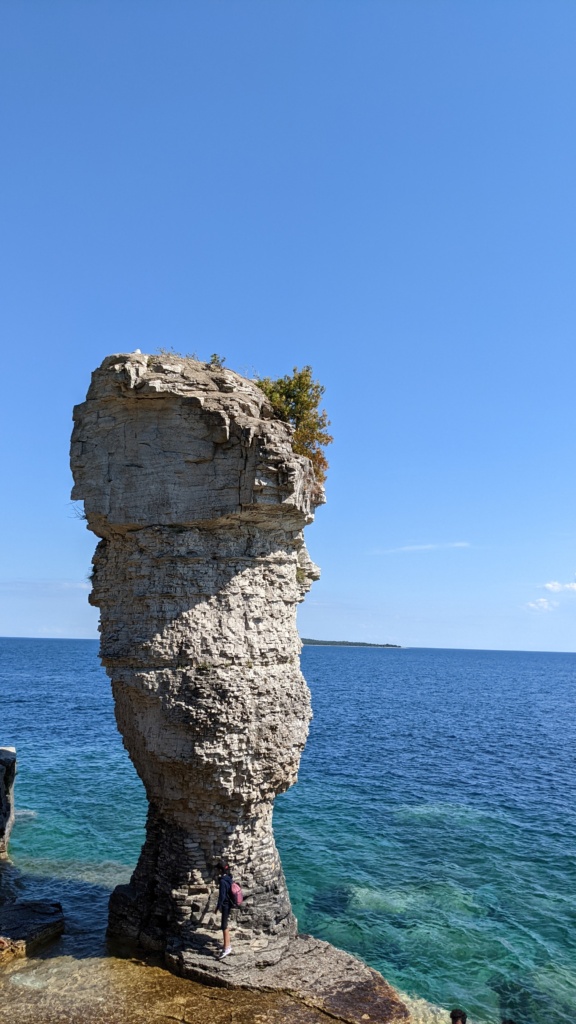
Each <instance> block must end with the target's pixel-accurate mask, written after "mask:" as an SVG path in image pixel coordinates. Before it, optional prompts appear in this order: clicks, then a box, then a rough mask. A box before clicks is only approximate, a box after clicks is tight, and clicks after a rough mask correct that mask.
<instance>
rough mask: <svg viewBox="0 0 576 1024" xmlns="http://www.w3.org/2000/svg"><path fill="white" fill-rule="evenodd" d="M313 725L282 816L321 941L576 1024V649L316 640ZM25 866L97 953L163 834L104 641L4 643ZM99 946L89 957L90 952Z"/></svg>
mask: <svg viewBox="0 0 576 1024" xmlns="http://www.w3.org/2000/svg"><path fill="white" fill-rule="evenodd" d="M302 666H303V671H304V674H305V676H306V678H307V680H308V683H309V685H310V688H311V690H312V700H313V706H314V713H315V717H314V721H313V723H312V728H311V732H310V738H309V741H308V745H307V748H306V751H305V753H304V756H303V759H302V767H301V772H300V780H299V783H298V785H297V786H296V787H294V788H293V789H292V790H290V792H289V793H287V794H285V795H283V796H282V797H280V798H279V799H278V801H277V805H276V810H275V818H274V820H275V830H276V836H277V842H278V846H279V848H280V852H281V854H282V860H283V864H284V868H285V871H286V875H287V878H288V883H289V888H290V892H291V894H292V899H293V903H294V908H295V911H296V913H297V915H298V918H299V922H300V927H301V930H303V931H310V932H313V933H314V934H315V935H317V936H319V937H321V938H325V939H328V940H329V941H331V942H333V943H335V944H336V945H340V946H342V947H344V948H346V949H348V950H350V952H352V953H355V954H357V955H359V956H361V957H362V958H363V959H365V960H366V961H367V962H368V963H370V964H372V965H373V966H374V967H376V968H377V969H379V970H381V971H382V973H383V974H384V975H385V976H386V977H387V978H388V979H389V981H390V982H391V983H392V984H394V985H395V986H397V987H398V988H400V989H401V990H402V991H404V992H408V993H410V994H411V995H415V996H420V997H423V998H425V999H427V1000H429V1001H431V1002H432V1003H435V1004H438V1005H440V1006H444V1007H449V1006H454V1005H462V1006H464V1007H465V1008H466V1009H468V1010H469V1012H470V1013H471V1016H472V1019H473V1020H474V1021H478V1022H483V1024H499V1022H500V1020H501V1017H503V1016H509V1017H512V1018H513V1019H514V1021H515V1022H516V1024H567V1022H569V1021H570V1022H573V1021H574V1020H575V1019H576V939H575V935H576V861H575V859H574V855H575V851H576V808H575V804H576V802H575V795H576V762H575V757H576V754H575V751H576V716H575V714H574V711H575V703H576V655H574V654H536V653H521V652H519V653H516V652H495V651H449V650H448V651H447V650H422V649H420V650H419V649H414V650H381V649H363V648H338V647H306V648H304V650H303V654H302ZM0 744H5V745H14V746H16V747H17V748H18V758H19V775H18V782H17V790H16V799H17V807H18V809H19V815H18V819H17V822H16V826H15V829H14V833H13V839H12V843H11V852H12V856H13V858H14V861H15V863H16V864H17V866H19V867H20V868H22V870H24V871H27V872H32V873H33V874H34V876H35V877H34V879H30V881H28V882H26V888H27V891H28V892H30V893H31V894H37V893H40V892H41V893H43V894H44V893H49V894H50V895H51V896H52V897H53V898H58V897H60V898H61V899H62V900H63V902H64V903H65V904H66V910H67V911H68V919H69V922H70V928H69V934H68V936H67V938H66V940H65V943H67V947H66V949H65V951H66V952H74V950H81V949H82V948H87V946H86V944H87V943H88V938H87V935H88V933H89V932H90V930H91V929H93V927H94V917H95V915H98V916H99V918H103V916H104V914H105V901H106V897H107V893H108V890H109V889H110V887H111V886H112V885H114V884H115V883H116V882H117V881H118V880H119V879H120V878H125V877H126V869H127V868H129V867H131V866H132V865H133V864H134V862H135V860H136V858H137V856H138V852H139V848H140V844H141V842H142V837H143V821H144V815H145V799H144V795H143V790H142V786H141V784H140V782H139V780H138V778H137V777H136V775H135V773H134V770H133V769H132V766H131V764H130V762H129V760H128V757H127V755H126V753H125V751H124V750H123V747H122V744H121V740H120V737H119V736H118V734H117V732H116V727H115V722H114V715H113V705H112V699H111V696H110V689H109V683H108V680H107V677H106V675H105V673H104V671H103V669H102V668H101V667H100V665H99V662H98V659H97V642H96V641H87V640H86V641H73V640H16V639H3V640H0ZM83 944H84V946H83Z"/></svg>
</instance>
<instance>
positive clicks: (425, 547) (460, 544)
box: [377, 540, 471, 555]
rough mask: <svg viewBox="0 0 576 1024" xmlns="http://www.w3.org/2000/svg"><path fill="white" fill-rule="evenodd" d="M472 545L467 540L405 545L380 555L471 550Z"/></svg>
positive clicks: (381, 551) (386, 549)
mask: <svg viewBox="0 0 576 1024" xmlns="http://www.w3.org/2000/svg"><path fill="white" fill-rule="evenodd" d="M470 546H471V545H470V544H469V543H468V541H467V540H455V541H451V542H450V543H449V544H405V545H404V546H403V547H401V548H385V549H384V550H379V551H378V552H377V554H380V555H397V554H402V553H403V552H405V551H446V550H448V548H469V547H470Z"/></svg>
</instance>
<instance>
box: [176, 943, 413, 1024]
mask: <svg viewBox="0 0 576 1024" xmlns="http://www.w3.org/2000/svg"><path fill="white" fill-rule="evenodd" d="M165 959H166V962H167V965H168V966H169V967H170V969H171V970H172V971H174V973H175V974H179V975H181V976H182V977H186V978H191V979H192V980H194V981H199V982H202V983H203V984H205V985H206V984H208V985H216V986H220V987H224V988H240V989H252V990H255V991H260V992H283V993H286V994H287V995H289V996H292V998H294V999H297V1000H298V1001H299V1002H300V1003H302V1004H304V1005H305V1006H308V1007H311V1008H313V1009H315V1010H319V1011H321V1012H322V1013H325V1014H327V1015H329V1016H330V1017H332V1018H334V1019H335V1020H340V1021H343V1022H346V1024H361V1022H362V1024H364V1022H366V1021H371V1022H372V1024H396V1022H401V1021H406V1022H407V1021H409V1019H410V1015H409V1013H408V1010H407V1008H406V1006H405V1005H404V1003H403V1002H402V1001H401V1000H400V997H399V995H398V993H397V992H395V990H394V989H393V988H392V987H391V986H390V985H389V984H388V982H387V981H385V980H384V978H383V977H382V975H380V974H378V972H377V971H374V970H372V968H371V967H367V966H366V964H363V963H362V962H361V961H360V960H357V959H356V958H355V957H353V956H351V955H350V954H349V953H345V952H344V951H343V950H341V949H336V947H335V946H331V945H330V943H328V942H322V941H320V940H319V939H314V938H313V937H312V936H310V935H299V936H298V938H296V939H294V940H293V941H292V943H291V944H290V946H289V948H288V951H287V952H286V953H285V955H284V956H283V958H282V960H280V961H279V962H278V963H276V964H269V965H266V966H254V959H253V957H252V956H250V955H249V954H242V953H239V954H235V953H232V954H231V955H230V956H229V957H227V958H226V959H225V960H222V961H219V960H217V959H215V958H212V957H209V956H206V955H203V954H201V953H195V952H193V951H190V950H182V951H180V952H178V953H169V954H167V955H166V957H165Z"/></svg>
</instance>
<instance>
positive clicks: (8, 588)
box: [0, 580, 92, 594]
mask: <svg viewBox="0 0 576 1024" xmlns="http://www.w3.org/2000/svg"><path fill="white" fill-rule="evenodd" d="M91 589H92V587H91V585H90V583H86V582H84V581H83V580H0V592H1V593H14V594H26V593H30V594H34V593H49V592H53V593H55V592H58V591H62V590H91Z"/></svg>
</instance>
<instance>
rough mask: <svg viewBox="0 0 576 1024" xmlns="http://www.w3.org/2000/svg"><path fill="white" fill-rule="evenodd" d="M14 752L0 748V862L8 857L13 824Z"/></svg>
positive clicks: (6, 748) (11, 749) (13, 749)
mask: <svg viewBox="0 0 576 1024" xmlns="http://www.w3.org/2000/svg"><path fill="white" fill-rule="evenodd" d="M15 777H16V750H15V748H14V747H0V860H6V858H7V857H8V840H9V838H10V832H11V831H12V825H13V824H14V795H13V789H14V779H15Z"/></svg>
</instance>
